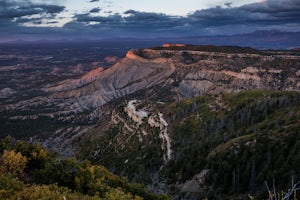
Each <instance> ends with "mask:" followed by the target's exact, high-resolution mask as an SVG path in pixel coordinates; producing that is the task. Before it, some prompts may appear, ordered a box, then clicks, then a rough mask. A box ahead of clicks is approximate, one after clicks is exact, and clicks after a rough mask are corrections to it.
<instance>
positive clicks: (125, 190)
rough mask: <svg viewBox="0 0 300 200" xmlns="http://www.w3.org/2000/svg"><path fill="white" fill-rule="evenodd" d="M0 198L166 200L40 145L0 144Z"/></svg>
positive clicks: (164, 197)
mask: <svg viewBox="0 0 300 200" xmlns="http://www.w3.org/2000/svg"><path fill="white" fill-rule="evenodd" d="M0 150H1V152H3V153H2V154H1V158H0V199H28V200H29V199H30V200H34V199H74V200H75V199H82V200H85V199H89V200H94V199H95V200H96V199H97V200H98V199H109V200H117V199H124V200H129V199H135V200H141V199H169V198H168V197H167V196H164V195H156V194H154V193H151V192H149V191H148V190H147V189H146V188H145V187H144V186H142V185H139V184H134V183H129V182H128V181H127V179H125V178H120V177H118V176H116V175H114V174H112V173H110V172H109V171H108V170H107V169H105V168H104V167H102V166H96V165H91V164H90V162H88V161H84V162H79V161H77V160H76V159H74V158H63V157H61V156H59V155H57V154H56V153H50V152H47V151H46V150H45V149H43V148H42V147H41V146H39V145H33V144H28V143H26V142H24V141H15V140H14V139H13V138H11V137H6V138H5V139H2V140H1V141H0Z"/></svg>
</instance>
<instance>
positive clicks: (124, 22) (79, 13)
mask: <svg viewBox="0 0 300 200" xmlns="http://www.w3.org/2000/svg"><path fill="white" fill-rule="evenodd" d="M256 30H280V31H300V0H126V1H124V0H0V42H3V41H4V42H5V41H10V40H17V39H23V40H40V39H50V40H52V39H78V38H80V39H103V38H115V37H118V38H126V37H131V38H156V37H184V36H203V35H224V34H226V35H231V34H240V33H249V32H253V31H256Z"/></svg>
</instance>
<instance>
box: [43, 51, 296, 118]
mask: <svg viewBox="0 0 300 200" xmlns="http://www.w3.org/2000/svg"><path fill="white" fill-rule="evenodd" d="M165 46H166V45H165ZM166 47H174V45H167V46H166ZM175 47H180V50H170V49H168V48H166V49H159V50H156V49H141V50H131V51H129V52H128V53H127V55H126V57H125V58H124V59H122V60H121V61H119V62H118V63H117V64H115V65H114V66H112V67H111V68H109V69H106V70H103V69H102V68H98V69H96V70H93V71H92V72H90V73H88V74H87V75H85V76H83V77H82V78H80V79H76V80H67V81H64V82H62V83H59V84H57V85H52V86H48V87H47V88H45V89H44V90H45V91H46V92H48V93H50V98H54V99H63V100H64V102H63V103H62V104H60V108H63V109H64V110H65V111H72V112H75V113H80V112H84V111H89V110H93V109H95V108H97V107H100V106H102V105H104V104H106V103H108V102H110V101H112V100H114V99H117V98H120V97H123V96H125V95H128V94H132V93H134V92H136V91H139V90H144V89H146V88H151V87H152V86H154V85H159V84H160V85H162V86H163V87H164V86H167V85H168V86H169V88H171V91H172V92H174V94H175V95H174V98H175V96H177V97H180V98H188V97H193V96H198V95H203V94H206V93H211V94H216V93H220V92H238V91H240V90H249V89H276V90H299V89H300V85H299V82H300V81H299V68H300V64H299V63H300V62H299V60H300V56H299V55H286V53H282V54H281V53H280V52H279V53H278V52H276V53H275V52H273V53H272V52H268V54H267V53H263V52H262V53H260V54H259V53H227V52H226V53H222V52H207V51H195V50H189V48H188V46H185V45H181V46H178V45H175ZM182 48H186V50H182Z"/></svg>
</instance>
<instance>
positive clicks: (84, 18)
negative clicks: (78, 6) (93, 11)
mask: <svg viewBox="0 0 300 200" xmlns="http://www.w3.org/2000/svg"><path fill="white" fill-rule="evenodd" d="M74 18H75V19H76V21H77V22H86V23H89V22H98V23H101V24H109V25H112V24H121V23H122V22H121V21H122V17H121V15H119V14H114V15H109V16H107V17H102V16H90V15H89V13H87V14H77V15H75V17H74Z"/></svg>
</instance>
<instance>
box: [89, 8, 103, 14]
mask: <svg viewBox="0 0 300 200" xmlns="http://www.w3.org/2000/svg"><path fill="white" fill-rule="evenodd" d="M100 11H101V9H100V8H93V9H91V10H90V13H98V12H100Z"/></svg>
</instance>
